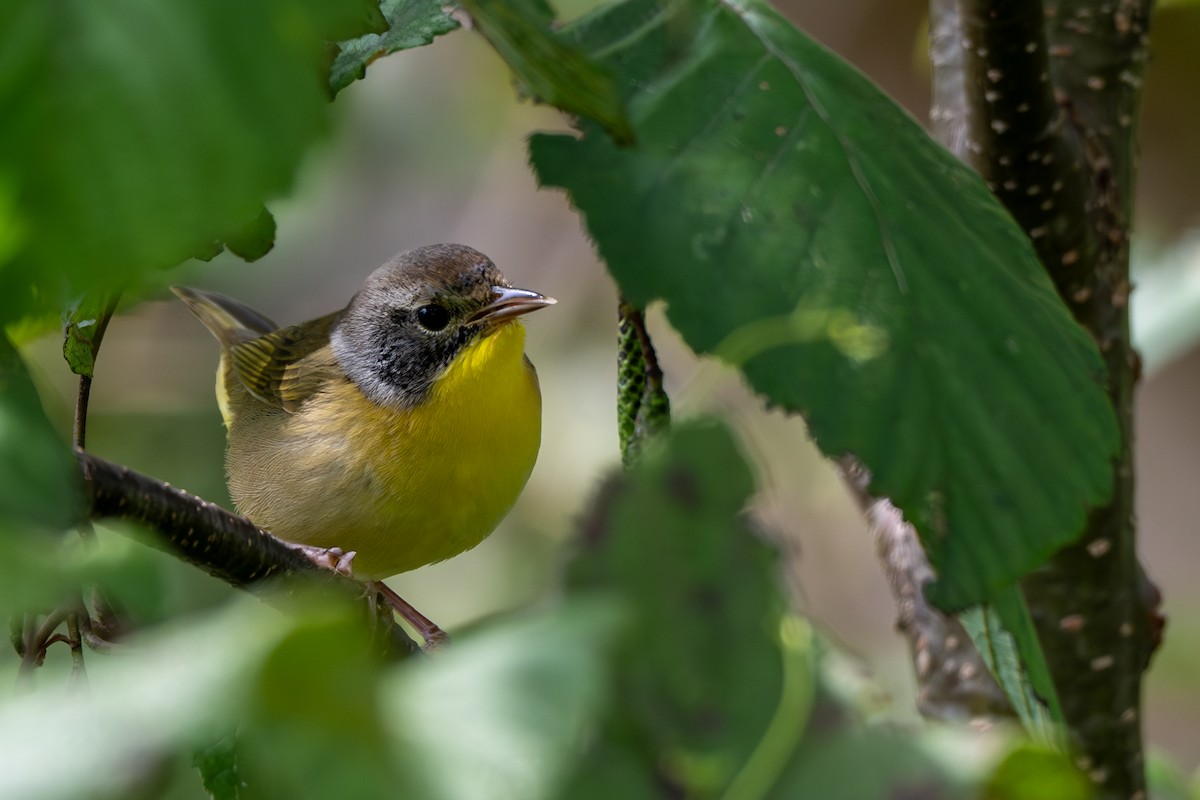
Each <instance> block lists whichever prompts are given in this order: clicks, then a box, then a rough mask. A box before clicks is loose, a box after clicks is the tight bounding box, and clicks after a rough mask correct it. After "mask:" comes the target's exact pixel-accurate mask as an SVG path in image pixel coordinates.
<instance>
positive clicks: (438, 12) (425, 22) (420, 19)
mask: <svg viewBox="0 0 1200 800" xmlns="http://www.w3.org/2000/svg"><path fill="white" fill-rule="evenodd" d="M379 9H380V11H382V12H383V17H384V19H385V20H387V30H386V31H384V32H383V33H368V34H365V35H363V36H359V37H358V38H357V39H350V40H347V41H344V42H339V43H338V54H337V56H336V57H335V58H334V59H333V67H332V68H331V70H330V75H329V86H330V88H331V89H333V93H334V94H337V93H338V92H340V91H341V90H342V89H345V88H346V87H347V86H349V85H350V84H351V83H353V82H354V81H356V80H359V79H361V78H362V77H363V76H364V75H366V74H367V67H368V66H369V65H370V64H371V62H372V61H374V60H375V59H377V58H382V57H383V56H386V55H390V54H391V53H395V52H397V51H398V50H407V49H409V48H412V47H420V46H422V45H426V44H429V43H430V42H432V41H433V40H434V37H437V36H441V35H442V34H444V33H449V32H450V31H452V30H455V29H456V28H458V22H457V21H456V20H455V19H454V18H453V17H452V16H450V14H449V13H448V12H447V6H446V5H445V4H444V3H441V2H437V0H380V3H379Z"/></svg>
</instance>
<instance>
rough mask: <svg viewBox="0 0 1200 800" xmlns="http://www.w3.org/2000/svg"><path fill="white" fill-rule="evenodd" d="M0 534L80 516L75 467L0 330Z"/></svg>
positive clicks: (67, 522) (51, 525)
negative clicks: (0, 488)
mask: <svg viewBox="0 0 1200 800" xmlns="http://www.w3.org/2000/svg"><path fill="white" fill-rule="evenodd" d="M0 486H2V487H4V488H3V491H0V536H6V535H10V534H11V533H13V532H15V531H16V530H17V529H18V528H20V527H24V526H26V525H34V526H37V527H41V528H49V529H61V528H65V527H67V526H68V525H71V524H72V523H73V522H76V521H77V520H78V519H79V515H80V512H81V510H82V504H81V502H80V488H81V486H80V478H79V467H78V465H77V464H76V463H75V458H74V457H73V456H72V455H71V450H70V449H69V448H68V447H67V445H66V443H65V442H64V441H63V440H62V439H61V438H59V436H58V434H57V433H56V432H55V430H54V428H53V426H51V424H50V420H49V419H47V418H46V414H45V412H44V411H43V410H42V403H41V399H40V398H39V397H38V393H37V389H36V388H35V387H34V385H33V381H32V379H31V378H30V377H29V373H28V372H27V371H26V369H25V364H24V362H23V361H21V357H20V356H19V355H18V354H17V351H16V350H15V349H14V348H13V346H12V344H11V342H9V340H8V338H7V337H6V336H4V335H3V334H0Z"/></svg>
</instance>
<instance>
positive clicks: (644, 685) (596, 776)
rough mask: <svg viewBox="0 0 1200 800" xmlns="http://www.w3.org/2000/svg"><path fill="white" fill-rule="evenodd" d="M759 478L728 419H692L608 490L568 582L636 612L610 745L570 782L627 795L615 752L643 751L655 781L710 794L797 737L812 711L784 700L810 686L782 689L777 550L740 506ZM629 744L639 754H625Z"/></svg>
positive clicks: (765, 767)
mask: <svg viewBox="0 0 1200 800" xmlns="http://www.w3.org/2000/svg"><path fill="white" fill-rule="evenodd" d="M753 490H754V481H753V478H752V476H751V474H750V470H749V468H748V467H747V465H746V463H745V460H744V459H743V457H742V455H741V454H740V453H739V452H738V449H737V447H736V446H735V445H734V442H733V439H732V437H731V436H730V434H729V432H728V431H727V430H725V429H724V428H722V427H719V426H717V425H715V424H711V423H701V424H698V423H691V424H680V425H676V426H674V427H673V428H672V430H671V431H670V432H669V433H664V434H663V435H662V436H660V437H655V438H654V439H653V440H650V441H649V442H647V444H646V447H645V449H644V450H643V452H642V455H641V457H640V458H639V460H638V463H637V464H636V466H635V467H634V468H633V469H632V470H631V471H630V472H629V473H628V474H627V475H624V476H620V477H618V478H616V479H614V480H612V481H611V482H610V483H609V484H608V485H607V487H606V488H605V489H604V490H603V491H602V493H601V495H600V497H599V498H598V500H597V503H596V506H595V508H594V510H593V511H592V512H591V514H590V517H589V519H588V520H587V521H586V522H585V524H584V528H583V542H582V550H581V552H580V553H579V555H578V557H577V558H576V559H575V560H574V561H573V563H572V564H571V565H570V569H569V573H568V585H569V586H570V587H571V588H573V589H574V590H580V589H583V590H603V591H607V592H616V593H617V594H618V596H619V597H621V598H622V599H624V600H625V602H626V604H627V605H628V606H629V607H630V608H634V609H636V610H637V616H636V617H635V619H634V620H633V623H634V624H633V627H632V628H631V630H630V631H629V633H628V635H627V637H626V638H625V640H624V641H623V647H622V648H621V650H620V652H619V654H618V660H617V670H618V678H617V685H618V691H617V696H618V697H619V698H620V701H621V702H620V704H619V705H618V706H616V707H614V708H613V709H612V712H611V714H610V718H609V720H608V721H607V725H606V731H607V738H608V740H609V741H608V747H609V749H610V750H612V751H613V753H611V754H609V755H606V756H605V757H604V758H589V760H588V762H587V763H586V764H585V768H584V770H583V771H582V772H581V773H580V774H579V775H577V776H576V778H575V783H574V784H573V785H574V786H593V787H595V786H603V787H607V788H611V790H612V791H611V793H610V796H626V795H621V794H618V792H619V791H624V792H628V791H630V790H629V788H628V786H627V785H622V786H619V787H618V786H617V785H615V784H613V783H610V781H615V780H617V779H620V780H623V781H624V780H628V777H629V776H628V770H622V771H617V772H615V773H613V772H610V770H609V768H608V763H609V761H610V760H611V758H617V759H618V761H622V760H633V759H637V760H640V761H641V762H642V763H643V764H651V765H654V769H655V770H658V772H659V774H658V775H657V776H656V777H654V776H653V775H652V776H651V777H652V778H653V779H656V780H657V781H658V782H659V785H660V786H661V785H670V786H675V787H677V788H678V789H679V794H680V796H683V795H686V796H689V797H691V796H697V797H709V796H713V795H714V793H716V792H717V791H718V790H720V789H722V788H723V787H725V786H727V785H729V783H730V782H731V781H732V780H734V778H735V776H737V775H739V774H740V773H742V772H743V771H744V770H745V768H746V765H747V764H752V765H753V772H754V776H753V779H754V781H755V782H761V781H762V780H763V778H762V775H763V774H764V773H766V774H768V778H767V780H766V782H767V783H768V784H769V783H770V780H769V773H770V772H771V770H772V769H773V768H776V767H777V766H778V761H777V759H776V754H777V753H779V752H780V751H781V750H782V752H783V753H784V754H787V753H790V752H791V749H792V747H794V745H795V744H796V742H797V741H798V739H799V731H801V730H803V727H804V723H805V721H806V718H807V716H806V714H807V711H806V704H805V703H803V702H799V701H796V702H792V700H789V701H788V702H782V701H781V697H783V696H785V695H786V696H787V697H789V698H792V699H794V698H793V695H796V696H797V697H803V696H804V691H800V692H799V693H798V694H797V693H796V692H792V691H790V690H785V680H784V672H785V669H784V664H785V663H787V661H786V659H785V658H784V653H783V652H781V647H780V638H779V631H780V623H781V616H782V611H783V608H784V601H783V598H782V597H781V593H780V589H779V586H778V580H777V575H776V569H777V565H776V563H775V558H774V553H773V551H772V550H771V549H770V548H769V547H768V546H767V545H766V544H765V543H764V542H763V541H762V540H761V539H760V538H759V537H758V536H757V535H756V534H755V532H754V531H752V530H751V529H750V527H749V525H748V524H747V521H746V520H745V519H744V518H743V517H742V515H741V512H742V509H743V508H744V506H745V504H746V502H747V500H748V498H749V496H750V494H751V492H752V491H753ZM805 680H807V681H808V683H809V684H811V671H810V672H809V675H808V678H807V679H804V678H801V679H800V681H799V685H801V686H802V687H803V685H805ZM789 685H790V684H789ZM780 714H782V715H783V717H782V719H781V718H780V717H779V715H780ZM631 746H632V747H634V748H635V753H636V755H635V754H625V755H623V754H622V753H623V752H624V751H626V750H627V749H628V748H629V747H631ZM755 753H761V754H762V755H761V756H758V757H757V758H756V757H754V754H755ZM595 793H597V792H593V794H595ZM573 794H574V792H572V793H569V794H568V795H567V796H573ZM635 796H636V795H635Z"/></svg>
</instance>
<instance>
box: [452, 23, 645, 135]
mask: <svg viewBox="0 0 1200 800" xmlns="http://www.w3.org/2000/svg"><path fill="white" fill-rule="evenodd" d="M461 5H462V7H463V8H464V9H465V10H466V11H467V13H469V14H470V15H471V19H472V20H473V21H474V23H475V27H476V28H478V29H479V32H480V33H482V34H483V35H484V37H485V38H486V39H487V40H488V41H489V42H491V44H492V47H494V48H495V49H496V52H497V53H499V54H500V57H501V58H502V59H504V62H505V63H506V64H508V66H509V68H510V69H512V71H513V75H514V76H516V79H517V83H518V85H519V86H520V87H521V90H522V91H523V92H524V93H525V94H526V95H528V96H529V97H532V98H533V99H534V100H536V101H538V102H542V103H549V104H550V105H552V106H555V107H557V108H559V109H561V110H562V111H565V112H566V113H568V114H577V115H580V116H582V117H586V118H588V119H592V120H595V121H596V122H598V123H599V124H600V125H601V126H602V127H603V128H604V129H605V130H606V131H607V132H608V133H609V134H610V135H611V136H612V137H613V139H614V140H615V141H616V142H618V143H619V144H629V143H630V142H632V141H633V136H634V134H633V130H632V129H631V128H630V126H629V120H628V118H627V117H626V115H625V108H624V107H623V104H622V101H621V96H620V92H619V91H618V89H617V86H616V83H615V82H614V80H613V77H612V75H610V74H609V72H608V71H607V70H606V69H604V68H602V67H600V66H599V65H598V64H597V63H596V62H595V61H593V60H592V59H591V58H590V57H588V56H587V55H585V54H584V53H583V52H582V51H580V49H579V48H578V47H576V46H574V45H573V44H570V43H568V42H567V41H566V40H564V39H563V38H562V37H560V36H558V35H557V34H556V33H554V32H553V31H552V30H551V29H550V25H551V23H552V22H553V19H552V18H551V17H550V15H549V11H550V9H549V6H547V5H546V3H545V2H539V0H462V3H461Z"/></svg>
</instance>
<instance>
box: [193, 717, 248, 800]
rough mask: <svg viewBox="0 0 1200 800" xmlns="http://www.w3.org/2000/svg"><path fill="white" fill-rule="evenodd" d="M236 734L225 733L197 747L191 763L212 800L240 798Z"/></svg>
mask: <svg viewBox="0 0 1200 800" xmlns="http://www.w3.org/2000/svg"><path fill="white" fill-rule="evenodd" d="M237 758H238V753H237V734H235V733H227V734H225V735H224V736H222V737H220V738H219V739H217V740H216V741H213V742H210V743H208V744H206V745H202V746H201V747H199V748H198V749H197V750H196V752H195V753H194V754H193V755H192V764H193V765H195V767H196V769H197V770H198V771H199V772H200V781H201V783H203V784H204V791H206V792H208V795H209V797H211V798H212V800H242V779H241V777H240V776H239V775H238V764H237Z"/></svg>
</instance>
